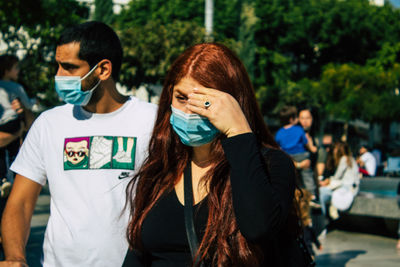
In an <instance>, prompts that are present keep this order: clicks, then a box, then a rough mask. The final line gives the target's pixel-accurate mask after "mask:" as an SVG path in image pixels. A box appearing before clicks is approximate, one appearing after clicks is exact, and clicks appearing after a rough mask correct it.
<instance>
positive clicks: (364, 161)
mask: <svg viewBox="0 0 400 267" xmlns="http://www.w3.org/2000/svg"><path fill="white" fill-rule="evenodd" d="M358 152H359V154H360V156H359V157H358V158H357V163H358V165H359V167H360V168H359V171H360V173H362V175H363V176H375V173H376V159H375V157H374V155H372V153H371V152H369V151H368V148H367V146H366V145H361V146H360V150H359V151H358Z"/></svg>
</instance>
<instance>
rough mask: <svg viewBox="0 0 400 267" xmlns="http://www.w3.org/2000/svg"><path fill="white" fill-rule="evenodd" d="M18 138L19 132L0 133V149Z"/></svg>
mask: <svg viewBox="0 0 400 267" xmlns="http://www.w3.org/2000/svg"><path fill="white" fill-rule="evenodd" d="M18 137H20V135H19V131H18V133H13V134H12V133H6V132H0V148H1V147H5V146H7V145H8V144H9V143H11V142H12V141H14V140H15V139H17V138H18Z"/></svg>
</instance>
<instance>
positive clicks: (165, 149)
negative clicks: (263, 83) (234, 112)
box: [127, 43, 278, 266]
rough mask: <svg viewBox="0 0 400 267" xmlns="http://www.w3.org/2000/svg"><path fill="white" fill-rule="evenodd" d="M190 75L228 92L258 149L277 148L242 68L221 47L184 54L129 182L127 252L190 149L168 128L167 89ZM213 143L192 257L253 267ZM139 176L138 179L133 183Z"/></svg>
mask: <svg viewBox="0 0 400 267" xmlns="http://www.w3.org/2000/svg"><path fill="white" fill-rule="evenodd" d="M184 77H190V78H192V79H194V80H196V81H197V82H198V83H199V84H201V85H203V86H204V87H208V88H215V89H218V90H220V91H223V92H226V93H229V94H230V95H232V96H233V97H234V98H235V99H236V100H237V101H238V103H239V105H240V107H241V108H242V110H243V113H244V115H245V116H246V118H247V120H248V123H249V125H250V127H251V129H252V131H253V133H254V134H255V135H256V138H257V140H258V143H259V145H260V146H262V145H264V146H269V147H274V148H278V145H277V144H276V142H275V141H274V138H273V136H272V135H271V134H270V132H269V131H268V129H267V127H266V124H265V122H264V120H263V117H262V115H261V112H260V109H259V107H258V104H257V101H256V98H255V94H254V90H253V87H252V84H251V82H250V79H249V76H248V74H247V72H246V69H245V67H244V66H243V64H242V62H241V61H240V60H239V58H238V57H237V56H236V55H235V54H234V53H233V52H232V51H231V50H230V49H228V48H227V47H226V46H224V45H221V44H216V43H205V44H198V45H195V46H193V47H190V48H188V49H187V50H185V51H184V52H183V53H182V54H181V55H180V56H179V57H178V58H177V59H176V60H175V62H174V63H173V64H172V65H171V67H170V69H169V72H168V74H167V76H166V79H165V82H164V86H163V90H162V93H161V97H160V103H159V108H158V114H157V119H156V122H155V127H154V130H153V133H152V136H151V139H150V143H149V152H148V157H147V159H146V160H145V162H144V164H143V165H142V167H141V168H140V170H139V171H138V173H137V174H136V175H135V177H134V179H132V181H131V182H130V183H129V185H128V188H127V201H128V204H129V205H128V207H129V208H130V212H131V218H130V222H129V225H128V230H127V236H128V241H129V244H130V248H131V249H135V250H138V251H141V250H143V244H142V241H141V229H142V224H143V221H144V219H145V218H146V216H147V215H148V213H149V211H150V210H151V209H152V208H153V207H154V205H155V203H156V202H157V200H158V199H159V198H160V197H161V196H162V195H163V194H165V193H168V192H171V191H172V190H174V186H175V185H176V183H177V182H178V180H179V178H180V177H181V175H182V173H183V171H184V168H185V167H186V165H187V164H188V163H190V157H191V151H192V148H191V147H188V146H185V145H183V144H182V143H181V141H180V139H179V137H178V135H177V134H176V133H175V132H174V130H173V129H172V127H171V125H170V122H169V120H170V116H171V109H170V106H171V103H172V97H173V94H172V93H173V88H174V86H175V85H176V84H178V83H179V82H180V80H181V79H182V78H184ZM222 138H225V136H223V135H222V134H221V135H220V136H218V137H217V138H216V139H215V140H214V141H213V144H212V146H213V149H212V152H211V155H210V156H211V159H212V163H211V167H210V170H209V171H208V172H207V173H206V174H205V176H204V177H203V178H202V182H205V183H209V195H208V198H207V202H206V203H204V204H206V205H208V212H209V213H208V221H207V226H206V229H205V233H204V236H203V237H202V238H201V239H200V238H199V239H200V245H199V249H198V251H197V257H198V258H200V259H201V260H205V261H207V262H210V263H211V264H212V265H213V266H256V265H259V264H260V262H261V261H262V255H261V253H258V248H257V247H256V246H254V245H251V244H249V243H248V242H247V241H246V239H245V238H244V237H243V236H242V235H241V233H240V231H239V229H238V225H237V222H236V219H235V215H234V211H233V206H232V192H231V184H230V179H229V173H230V167H229V164H228V162H227V160H226V158H225V155H224V151H223V149H222V146H221V142H220V140H221V139H222ZM139 178H140V179H139Z"/></svg>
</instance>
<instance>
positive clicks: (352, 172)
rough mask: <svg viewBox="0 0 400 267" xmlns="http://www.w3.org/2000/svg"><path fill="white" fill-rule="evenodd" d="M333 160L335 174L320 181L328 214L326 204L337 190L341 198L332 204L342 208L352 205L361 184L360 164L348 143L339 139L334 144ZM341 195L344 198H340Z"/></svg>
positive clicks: (322, 204) (324, 209)
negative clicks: (358, 164)
mask: <svg viewBox="0 0 400 267" xmlns="http://www.w3.org/2000/svg"><path fill="white" fill-rule="evenodd" d="M333 161H334V165H335V168H336V170H335V174H334V175H333V176H331V177H330V178H328V179H325V180H323V181H320V182H319V183H320V188H319V192H320V193H319V194H320V200H321V206H322V212H323V213H324V214H326V205H327V203H328V202H329V201H331V198H332V195H333V194H335V193H334V192H335V191H336V193H337V196H338V197H339V199H338V202H336V201H335V203H332V204H334V206H337V207H336V208H338V209H341V210H344V209H346V207H347V208H348V207H350V205H351V203H352V201H353V198H354V196H355V195H356V194H357V192H358V187H359V184H360V177H359V174H358V166H357V163H356V161H355V159H354V158H353V156H352V154H351V151H350V148H349V146H348V145H347V143H345V142H341V141H339V142H336V143H335V144H334V145H333ZM338 190H339V191H338ZM340 196H342V197H343V198H342V199H340ZM335 217H336V216H335Z"/></svg>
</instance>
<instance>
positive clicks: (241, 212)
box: [222, 133, 295, 241]
mask: <svg viewBox="0 0 400 267" xmlns="http://www.w3.org/2000/svg"><path fill="white" fill-rule="evenodd" d="M222 146H223V148H224V151H225V155H226V158H227V159H228V162H229V165H230V167H231V172H230V175H231V177H230V178H231V186H232V200H233V206H234V211H235V216H236V220H237V222H238V225H239V229H240V231H241V233H242V235H243V236H244V237H245V238H246V239H248V240H250V241H257V240H260V239H261V238H268V239H269V238H272V237H273V236H274V234H276V233H277V232H279V230H280V228H281V226H282V225H283V224H284V223H285V222H286V218H287V215H288V213H289V210H290V208H291V205H292V201H293V195H294V188H295V169H294V166H293V162H292V160H291V158H290V157H289V156H287V155H286V154H284V153H283V152H282V151H280V150H275V149H271V150H270V151H269V152H268V154H269V155H268V156H269V163H268V164H269V166H268V172H269V175H268V174H267V170H266V164H265V161H264V158H263V156H262V155H261V153H260V151H259V148H258V145H257V140H256V137H255V135H254V134H252V133H246V134H241V135H237V136H234V137H231V138H227V139H225V140H223V141H222Z"/></svg>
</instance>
